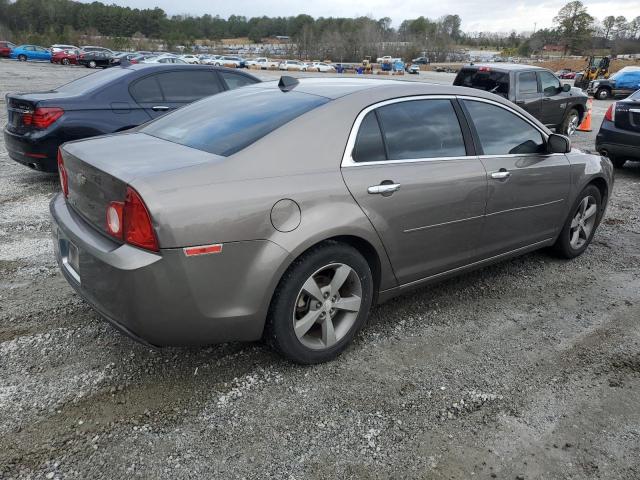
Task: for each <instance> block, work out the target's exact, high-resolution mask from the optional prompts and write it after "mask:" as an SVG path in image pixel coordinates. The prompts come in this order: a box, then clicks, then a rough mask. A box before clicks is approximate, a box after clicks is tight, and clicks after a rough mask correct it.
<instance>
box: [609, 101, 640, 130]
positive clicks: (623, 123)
mask: <svg viewBox="0 0 640 480" xmlns="http://www.w3.org/2000/svg"><path fill="white" fill-rule="evenodd" d="M615 109H616V115H615V122H614V123H615V125H616V127H617V128H620V129H622V130H631V131H634V132H640V102H636V101H633V100H628V101H624V102H616V106H615Z"/></svg>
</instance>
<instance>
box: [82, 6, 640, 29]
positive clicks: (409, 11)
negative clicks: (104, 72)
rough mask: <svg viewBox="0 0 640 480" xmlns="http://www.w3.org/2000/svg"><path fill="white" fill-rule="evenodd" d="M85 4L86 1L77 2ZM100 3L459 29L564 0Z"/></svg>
mask: <svg viewBox="0 0 640 480" xmlns="http://www.w3.org/2000/svg"><path fill="white" fill-rule="evenodd" d="M82 1H85V2H87V3H88V2H90V1H91V0H82ZM103 2H104V3H116V4H118V5H123V6H129V7H134V8H135V7H137V8H154V7H160V8H162V9H163V10H164V11H165V12H167V13H168V14H169V15H176V14H191V15H203V14H205V13H209V14H211V15H220V16H221V17H225V18H226V17H228V16H229V15H232V14H236V15H245V16H247V17H255V16H262V15H267V16H290V15H297V14H299V13H306V14H309V15H311V16H313V17H320V16H323V17H330V16H332V17H353V16H358V15H370V16H372V17H374V18H381V17H391V19H392V20H393V24H394V26H398V25H399V24H400V22H401V21H402V20H404V19H407V18H416V17H419V16H420V15H423V16H425V17H429V18H437V17H440V16H442V15H446V14H456V13H457V14H458V15H460V17H461V18H462V29H463V30H464V31H466V32H474V31H503V32H507V31H510V30H513V29H515V30H517V31H531V30H533V28H534V23H537V28H544V27H550V26H551V25H552V23H553V17H554V16H555V15H556V14H557V12H558V10H560V8H562V6H563V5H565V4H566V3H567V1H565V0H560V1H556V0H546V1H545V0H513V1H509V0H506V1H505V0H484V1H479V0H456V1H449V2H446V1H442V0H320V1H316V2H311V1H309V0H306V1H302V0H234V1H228V0H225V1H220V0H103ZM583 3H584V4H585V5H586V6H587V8H588V11H589V13H590V14H591V15H593V16H595V17H596V18H598V19H599V20H601V19H602V18H604V17H605V16H607V15H615V16H618V15H624V16H625V17H627V20H630V19H632V18H635V17H636V16H638V15H640V0H611V1H604V0H592V1H590V0H583Z"/></svg>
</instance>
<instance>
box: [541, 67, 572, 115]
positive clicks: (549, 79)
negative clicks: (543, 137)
mask: <svg viewBox="0 0 640 480" xmlns="http://www.w3.org/2000/svg"><path fill="white" fill-rule="evenodd" d="M538 77H539V78H540V90H541V92H542V95H543V97H542V109H541V111H540V117H538V118H539V119H540V121H541V122H542V123H544V124H545V125H553V126H556V125H560V124H561V123H562V121H563V120H564V116H565V113H566V111H567V105H568V104H569V98H568V93H566V92H563V91H562V83H561V82H560V80H558V77H556V76H555V75H554V74H552V73H551V72H546V71H544V70H542V71H539V72H538Z"/></svg>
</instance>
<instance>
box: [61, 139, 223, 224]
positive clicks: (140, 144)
mask: <svg viewBox="0 0 640 480" xmlns="http://www.w3.org/2000/svg"><path fill="white" fill-rule="evenodd" d="M114 136H117V137H118V141H115V139H114V138H113V137H114ZM61 154H62V157H63V159H64V166H65V169H66V171H67V177H68V185H69V196H68V198H67V201H68V202H69V204H70V205H71V207H72V208H73V209H74V210H75V211H76V212H77V213H79V214H80V215H81V216H82V217H83V218H84V219H85V220H87V221H88V222H89V223H90V224H92V225H93V226H95V227H96V228H97V229H98V230H100V231H102V232H106V211H107V207H108V206H109V203H110V202H113V201H119V202H122V201H124V199H125V195H126V190H127V185H130V184H131V183H132V182H133V181H134V179H137V178H141V177H147V176H152V175H157V174H159V173H166V172H168V171H171V170H176V169H181V168H186V167H190V166H194V165H199V164H202V163H207V162H211V161H214V160H215V159H217V158H220V157H218V156H217V155H213V154H210V153H207V152H203V151H200V150H195V149H193V148H189V147H185V146H182V145H178V144H176V143H172V142H169V141H166V140H161V139H158V138H155V137H152V136H150V135H146V134H143V133H121V134H114V135H105V136H102V137H96V138H92V139H88V140H82V141H78V142H70V143H66V144H64V145H63V146H62V147H61Z"/></svg>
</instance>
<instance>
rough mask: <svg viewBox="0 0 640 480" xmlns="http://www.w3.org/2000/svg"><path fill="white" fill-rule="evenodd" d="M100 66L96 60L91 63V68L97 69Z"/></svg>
mask: <svg viewBox="0 0 640 480" xmlns="http://www.w3.org/2000/svg"><path fill="white" fill-rule="evenodd" d="M97 66H98V64H97V63H96V62H95V60H91V61H90V62H89V68H96V67H97Z"/></svg>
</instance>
